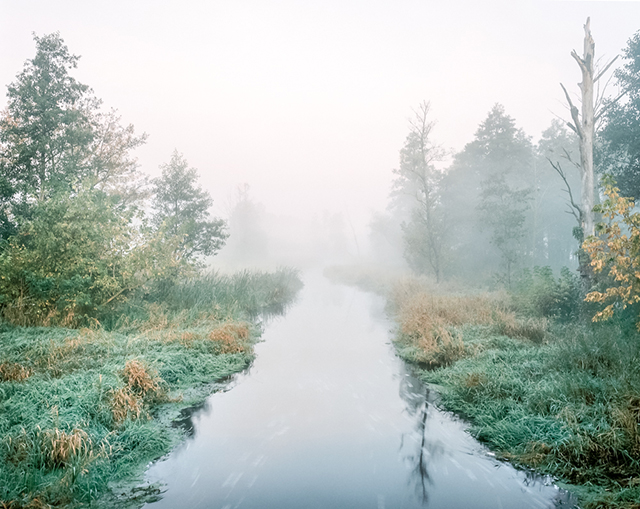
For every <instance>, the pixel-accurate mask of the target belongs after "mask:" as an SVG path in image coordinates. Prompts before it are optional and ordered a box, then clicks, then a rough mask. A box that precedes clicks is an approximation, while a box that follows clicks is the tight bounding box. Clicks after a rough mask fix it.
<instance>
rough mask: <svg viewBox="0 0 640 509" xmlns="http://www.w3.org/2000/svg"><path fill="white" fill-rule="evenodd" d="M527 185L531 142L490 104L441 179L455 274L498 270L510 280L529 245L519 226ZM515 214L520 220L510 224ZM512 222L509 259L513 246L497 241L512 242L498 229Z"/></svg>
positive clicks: (526, 209)
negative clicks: (489, 108)
mask: <svg viewBox="0 0 640 509" xmlns="http://www.w3.org/2000/svg"><path fill="white" fill-rule="evenodd" d="M532 184H533V148H532V145H531V141H530V139H529V137H528V136H526V134H525V133H524V131H522V130H521V129H518V128H517V127H516V125H515V120H514V119H513V118H512V117H510V116H509V115H507V114H506V113H505V110H504V107H503V106H502V105H500V104H496V105H495V106H494V107H493V108H492V109H491V111H490V112H489V114H488V115H487V117H486V119H485V120H484V121H483V122H482V123H481V124H480V126H479V127H478V129H477V131H476V134H475V138H474V140H473V141H472V142H470V143H468V144H467V145H466V146H465V147H464V149H463V150H462V151H461V152H459V153H458V154H456V156H455V158H454V161H453V164H452V166H451V168H450V169H449V171H448V172H447V173H446V175H445V177H444V179H443V183H442V199H443V206H444V210H445V213H446V215H447V218H448V219H449V222H450V224H451V228H450V235H451V237H452V249H453V251H454V252H455V253H456V254H457V257H456V258H457V259H458V262H457V263H458V268H457V271H458V272H459V273H462V272H465V273H466V275H468V276H475V277H478V276H480V275H482V274H487V273H491V272H493V273H495V272H496V271H503V272H504V274H505V275H506V276H507V279H510V274H511V272H512V270H513V269H514V268H515V267H516V266H517V265H521V264H523V263H524V262H525V261H528V259H529V257H530V253H531V251H532V246H531V240H530V238H529V237H528V236H526V235H525V234H524V230H525V229H526V228H527V223H528V222H529V221H530V215H531V213H530V210H529V202H528V200H527V199H525V198H526V197H528V195H529V190H530V189H531V186H532ZM505 207H506V208H505ZM510 214H512V215H513V216H510ZM521 214H523V215H524V218H525V219H524V221H519V220H518V221H514V223H513V224H510V222H511V220H512V219H515V218H516V217H519V216H520V215H521ZM515 227H517V229H518V234H517V235H516V238H517V243H515V244H516V245H517V246H518V249H517V256H515V258H514V256H512V253H514V251H513V246H511V247H508V246H507V244H504V243H503V241H504V242H508V243H509V245H511V244H512V242H511V240H509V239H508V238H507V237H505V236H504V235H502V233H501V232H502V231H503V230H504V228H507V229H513V228H515ZM520 232H522V234H521V233H520ZM487 233H488V235H487ZM514 240H515V239H514ZM497 260H502V261H501V262H500V263H496V261H497Z"/></svg>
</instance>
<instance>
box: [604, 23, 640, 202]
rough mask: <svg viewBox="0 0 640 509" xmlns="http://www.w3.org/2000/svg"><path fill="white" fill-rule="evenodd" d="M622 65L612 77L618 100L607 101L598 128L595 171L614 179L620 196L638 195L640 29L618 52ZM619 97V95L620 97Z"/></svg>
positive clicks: (639, 158)
mask: <svg viewBox="0 0 640 509" xmlns="http://www.w3.org/2000/svg"><path fill="white" fill-rule="evenodd" d="M622 56H623V60H624V64H623V65H622V66H621V67H620V68H618V69H616V71H615V73H614V76H615V78H616V82H617V85H618V88H619V90H620V95H623V97H624V99H623V100H622V101H619V102H618V101H615V99H614V100H613V101H610V102H609V103H608V104H610V107H609V109H608V110H607V111H606V114H605V116H604V127H603V129H602V131H601V136H600V139H601V140H602V142H603V143H602V145H603V147H602V150H601V151H600V152H599V153H598V155H599V156H600V157H599V161H600V166H601V167H600V168H599V170H600V171H599V173H608V174H611V175H613V177H614V178H615V179H616V182H617V186H618V187H619V188H620V193H621V195H622V196H633V197H634V198H636V199H638V198H640V31H638V32H636V34H635V35H634V36H633V37H631V38H630V39H629V41H628V43H627V47H626V48H625V49H624V50H623V52H622ZM621 99H622V97H621Z"/></svg>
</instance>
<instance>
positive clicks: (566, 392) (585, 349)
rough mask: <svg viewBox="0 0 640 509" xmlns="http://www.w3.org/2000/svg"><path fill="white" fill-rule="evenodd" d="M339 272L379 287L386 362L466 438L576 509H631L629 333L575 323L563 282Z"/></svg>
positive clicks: (636, 476) (634, 397)
mask: <svg viewBox="0 0 640 509" xmlns="http://www.w3.org/2000/svg"><path fill="white" fill-rule="evenodd" d="M340 272H341V271H337V272H334V276H336V277H339V276H340ZM346 272H350V275H349V277H350V278H351V279H352V282H356V283H359V281H353V279H356V280H360V281H362V280H367V279H370V281H369V282H367V283H366V284H365V285H364V286H365V287H368V288H378V289H381V290H382V291H383V293H384V294H385V295H386V297H387V299H388V309H389V313H390V315H391V316H392V317H393V318H394V320H395V321H396V323H397V335H396V338H395V344H396V347H397V351H398V354H399V355H400V356H401V357H403V358H405V359H406V360H408V361H410V362H414V363H416V364H417V366H418V367H417V369H418V370H419V373H420V376H421V378H422V379H423V380H424V381H425V382H428V383H434V384H438V385H439V386H441V387H442V388H443V390H442V399H441V401H442V405H443V406H444V407H445V408H446V409H448V410H451V411H454V412H456V413H458V414H460V415H462V416H464V417H465V418H466V419H468V420H469V422H470V423H471V427H470V431H471V433H472V434H473V435H475V436H476V437H477V438H478V439H480V440H481V441H483V442H485V443H487V444H488V445H489V446H490V447H491V448H492V449H493V450H494V451H496V452H497V453H498V454H499V455H501V456H502V457H503V458H505V459H508V460H510V461H512V462H513V463H515V464H517V465H520V466H522V467H527V468H535V469H536V470H538V471H539V472H543V473H547V474H551V475H553V476H555V477H556V478H557V479H558V480H559V481H560V482H561V483H567V484H569V485H570V489H572V490H574V491H575V492H577V493H578V495H579V497H580V503H581V507H584V508H605V507H607V508H614V507H615V508H638V507H640V433H639V428H638V426H639V424H640V362H639V361H640V335H639V334H638V333H637V332H636V330H635V329H634V327H630V326H629V324H626V323H624V321H620V322H618V323H609V324H600V325H593V324H590V323H589V321H588V320H585V317H580V316H576V313H575V312H574V311H575V310H576V309H578V308H579V307H580V302H579V295H578V294H577V292H576V285H575V284H573V282H572V277H571V275H570V274H567V273H565V274H564V275H563V276H562V277H561V278H560V279H553V277H552V276H551V275H550V274H549V273H548V272H545V271H544V270H541V271H539V272H538V273H534V274H533V275H532V274H529V277H528V279H527V278H525V280H524V281H523V282H522V287H521V288H516V289H515V290H514V291H513V292H511V293H506V292H493V293H473V294H470V293H468V292H467V293H462V292H459V291H456V290H457V289H456V288H443V287H442V286H438V287H437V286H434V285H431V284H429V282H428V281H426V280H421V279H419V278H409V279H406V278H405V279H400V280H396V281H395V282H393V283H391V282H390V281H389V279H388V278H383V280H381V279H379V278H377V277H376V275H375V274H373V273H369V274H368V275H367V274H362V273H360V274H359V275H357V276H354V275H353V271H346ZM371 280H375V281H377V283H374V282H372V281H371ZM381 281H383V283H382V284H381V283H380V282H381Z"/></svg>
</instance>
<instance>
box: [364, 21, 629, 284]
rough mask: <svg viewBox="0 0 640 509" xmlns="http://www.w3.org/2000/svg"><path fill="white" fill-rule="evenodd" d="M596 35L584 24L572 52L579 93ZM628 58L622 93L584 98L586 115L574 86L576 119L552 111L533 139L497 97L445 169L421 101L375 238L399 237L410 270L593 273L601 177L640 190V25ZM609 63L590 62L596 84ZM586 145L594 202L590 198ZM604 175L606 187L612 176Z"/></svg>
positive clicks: (482, 276)
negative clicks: (587, 243)
mask: <svg viewBox="0 0 640 509" xmlns="http://www.w3.org/2000/svg"><path fill="white" fill-rule="evenodd" d="M592 43H593V39H592V38H591V34H590V30H589V21H588V20H587V24H586V25H585V55H584V56H583V57H579V56H578V55H577V54H576V53H575V52H573V53H572V56H573V57H574V59H576V61H578V63H579V64H580V62H582V65H581V69H582V71H583V82H582V83H581V84H580V85H581V91H582V92H584V90H585V89H587V88H588V85H589V83H588V79H589V76H587V77H585V74H584V73H585V66H586V64H587V63H591V62H592V60H593V46H594V45H593V44H592ZM589 52H590V53H589ZM622 57H623V58H622V60H623V63H622V65H621V66H620V67H619V68H617V69H616V70H615V71H614V73H613V84H614V85H615V86H616V87H617V89H618V93H617V94H616V95H615V96H613V97H603V96H597V97H591V98H589V97H585V95H584V94H583V96H582V103H583V104H582V106H583V109H582V114H580V112H578V111H577V108H575V106H574V105H573V103H572V102H571V98H570V96H569V94H567V95H566V97H567V100H568V102H569V105H570V112H571V118H570V119H567V120H566V121H565V120H561V119H554V120H553V121H552V122H551V125H550V126H549V127H548V128H547V129H546V130H545V131H544V132H543V133H542V136H541V138H540V139H539V141H538V142H537V143H533V141H532V138H531V137H530V136H528V135H527V134H526V133H525V132H524V131H523V130H522V129H520V128H518V127H517V125H516V121H515V119H514V118H513V117H511V116H510V115H508V114H507V112H506V111H505V108H504V107H503V106H502V105H501V104H496V105H494V106H493V107H492V109H491V110H490V111H489V113H488V114H487V116H486V118H485V119H484V120H483V121H482V122H481V123H480V125H479V126H478V128H477V130H476V132H475V135H474V138H473V140H472V141H470V142H469V143H467V144H466V145H465V146H464V148H463V149H462V150H461V151H459V152H458V153H456V154H454V155H453V157H452V159H451V162H450V164H449V165H448V167H446V168H444V169H443V168H442V165H443V161H444V160H445V157H446V155H447V154H446V152H445V151H444V150H443V149H442V148H441V147H440V146H439V145H438V144H437V143H435V142H434V140H433V136H432V131H433V128H434V125H435V122H434V121H433V120H432V119H431V117H430V112H429V108H430V105H429V103H428V102H426V101H425V102H423V103H421V104H420V105H419V106H418V108H417V109H416V110H415V111H414V116H413V118H412V119H410V121H409V124H410V125H409V133H408V134H407V137H406V139H405V142H404V146H403V147H402V149H401V150H400V163H399V167H398V168H397V169H396V170H394V173H395V175H396V177H395V180H394V184H393V189H392V192H391V200H390V204H389V207H388V210H387V213H386V214H385V215H380V216H378V217H376V218H374V220H373V221H372V224H371V226H372V236H373V240H374V241H375V242H377V243H378V245H383V244H384V243H385V242H391V243H397V244H401V245H402V246H403V255H404V259H405V260H406V262H407V263H408V264H409V266H410V267H411V268H412V269H414V270H415V271H416V272H418V273H423V274H430V275H432V276H433V277H434V278H435V279H436V280H437V281H440V280H442V279H444V278H450V277H460V278H464V279H467V280H476V281H487V280H488V279H490V278H497V279H498V280H499V281H501V282H503V283H504V284H506V285H507V286H510V285H511V284H512V283H513V279H514V277H515V275H516V274H517V273H518V272H519V271H520V270H522V269H524V268H532V267H534V266H550V267H552V268H553V269H556V270H558V269H560V268H562V267H565V266H567V267H573V268H577V267H578V266H580V268H581V271H585V272H588V273H589V274H593V270H592V269H591V270H586V269H585V267H586V266H588V265H589V263H590V259H589V256H588V255H587V254H586V253H585V251H584V250H583V249H582V248H581V246H582V243H583V241H584V240H585V238H586V237H589V235H591V234H593V233H598V232H596V231H595V230H594V222H597V220H598V219H599V218H600V217H599V216H598V213H599V211H600V210H601V209H600V208H599V207H595V209H594V205H596V204H597V197H598V196H599V189H600V187H599V186H598V183H597V182H598V179H599V178H602V176H604V175H610V176H611V177H612V178H613V179H614V180H613V182H615V181H617V186H618V188H616V189H618V191H619V193H620V195H621V196H625V197H638V196H640V141H639V140H640V32H638V33H636V34H635V35H634V36H633V37H632V38H631V39H630V40H629V41H628V44H627V47H626V48H625V49H624V51H623V54H622ZM611 63H613V61H612V62H610V63H609V64H608V66H610V65H611ZM608 66H605V67H604V68H603V69H600V70H598V69H595V70H594V68H593V65H592V66H591V68H590V72H591V73H592V74H591V76H590V79H591V80H592V82H591V86H593V82H596V81H597V80H598V79H599V78H601V77H602V75H603V74H604V72H605V71H606V70H607V69H608ZM587 70H589V69H587ZM563 88H564V87H563ZM565 92H566V90H565ZM589 100H591V101H593V103H594V104H592V111H591V115H592V117H591V122H592V123H593V125H592V126H591V128H592V130H593V134H595V137H594V139H593V144H592V146H591V148H590V149H589V148H587V149H585V147H584V146H583V140H584V139H586V138H588V132H587V130H588V129H589V125H588V123H589V122H588V121H589V119H588V118H587V117H585V108H584V106H585V105H584V103H585V101H589ZM586 114H587V116H588V115H589V112H588V111H587V113H586ZM589 150H591V152H592V155H593V160H594V162H595V173H596V179H595V180H594V179H593V178H592V183H591V184H590V185H591V186H592V189H591V191H590V192H591V193H592V194H593V195H594V196H595V197H596V203H593V202H589V201H588V199H585V193H586V195H587V196H588V193H589V189H588V188H587V189H586V190H585V178H587V181H588V175H586V176H585V167H586V166H587V162H588V161H587V160H586V159H585V158H587V159H588V157H587V156H588V152H589ZM607 182H608V185H609V188H608V189H610V188H611V182H612V181H607ZM586 185H587V186H588V185H589V184H588V183H587V184H586ZM583 202H584V203H583ZM605 208H606V207H605ZM592 218H595V219H592ZM610 220H611V219H610ZM590 221H591V222H590ZM585 225H586V227H585ZM599 231H601V230H599Z"/></svg>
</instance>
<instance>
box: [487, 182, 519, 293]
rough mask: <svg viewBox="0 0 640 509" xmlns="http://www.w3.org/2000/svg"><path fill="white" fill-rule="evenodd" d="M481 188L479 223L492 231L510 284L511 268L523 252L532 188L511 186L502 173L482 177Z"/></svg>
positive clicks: (492, 240) (492, 237)
mask: <svg viewBox="0 0 640 509" xmlns="http://www.w3.org/2000/svg"><path fill="white" fill-rule="evenodd" d="M481 189H482V191H481V193H480V197H481V201H480V205H478V210H479V211H480V218H481V219H482V226H483V228H485V229H489V230H490V232H491V243H492V244H493V245H494V246H495V247H496V248H498V251H500V255H501V257H502V261H503V269H504V272H505V278H506V283H507V285H508V286H511V277H512V275H513V271H514V269H515V268H516V266H517V265H518V262H520V261H521V260H522V259H523V258H524V257H525V256H526V246H525V242H523V241H524V237H525V235H526V230H525V221H526V219H527V212H528V211H529V200H530V198H531V191H530V190H529V189H514V188H513V187H512V186H510V185H509V184H508V183H507V179H506V175H504V174H496V175H493V176H492V177H491V178H489V179H485V180H484V181H483V182H482V184H481Z"/></svg>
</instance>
